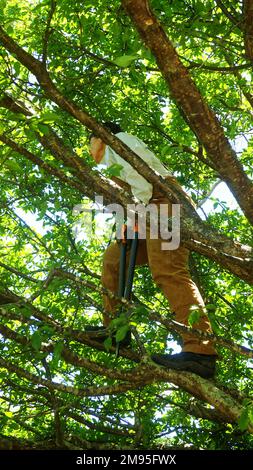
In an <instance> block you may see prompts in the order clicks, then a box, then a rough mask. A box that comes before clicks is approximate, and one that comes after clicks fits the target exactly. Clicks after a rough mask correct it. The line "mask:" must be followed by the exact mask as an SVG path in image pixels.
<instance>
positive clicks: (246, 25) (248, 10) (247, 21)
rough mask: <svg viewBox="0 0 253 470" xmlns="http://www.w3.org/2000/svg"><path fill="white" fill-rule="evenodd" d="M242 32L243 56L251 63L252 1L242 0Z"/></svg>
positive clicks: (252, 47)
mask: <svg viewBox="0 0 253 470" xmlns="http://www.w3.org/2000/svg"><path fill="white" fill-rule="evenodd" d="M243 31H244V46H245V55H246V57H247V59H249V60H251V61H253V0H243Z"/></svg>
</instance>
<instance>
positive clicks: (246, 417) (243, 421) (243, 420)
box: [238, 407, 250, 431]
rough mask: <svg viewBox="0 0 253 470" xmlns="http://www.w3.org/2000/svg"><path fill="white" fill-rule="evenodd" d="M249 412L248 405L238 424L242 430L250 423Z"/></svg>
mask: <svg viewBox="0 0 253 470" xmlns="http://www.w3.org/2000/svg"><path fill="white" fill-rule="evenodd" d="M249 421H250V418H249V413H248V407H246V408H244V409H243V411H242V414H241V416H240V418H239V421H238V425H239V428H240V430H241V431H245V430H246V429H247V427H248V425H249Z"/></svg>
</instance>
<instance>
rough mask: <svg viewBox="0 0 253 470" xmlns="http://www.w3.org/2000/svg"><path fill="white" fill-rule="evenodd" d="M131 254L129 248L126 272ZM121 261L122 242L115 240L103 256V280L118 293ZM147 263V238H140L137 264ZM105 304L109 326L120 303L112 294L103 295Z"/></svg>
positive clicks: (111, 289) (106, 319) (108, 287)
mask: <svg viewBox="0 0 253 470" xmlns="http://www.w3.org/2000/svg"><path fill="white" fill-rule="evenodd" d="M129 254H130V250H129V249H128V250H127V255H126V273H127V269H128V264H129ZM119 261H120V243H118V242H116V241H115V242H114V243H111V244H110V245H109V247H108V248H107V249H106V251H105V253H104V257H103V268H102V277H101V282H102V285H103V287H105V288H106V289H108V290H109V291H111V292H113V293H114V294H116V295H117V294H118V285H119ZM146 263H147V249H146V240H139V242H138V249H137V256H136V265H143V264H146ZM103 305H104V310H105V314H104V318H103V323H104V326H106V327H107V326H108V325H109V323H110V321H111V319H112V318H113V317H114V316H115V314H116V311H117V307H118V305H119V303H118V301H117V299H114V298H113V297H110V295H107V294H104V295H103Z"/></svg>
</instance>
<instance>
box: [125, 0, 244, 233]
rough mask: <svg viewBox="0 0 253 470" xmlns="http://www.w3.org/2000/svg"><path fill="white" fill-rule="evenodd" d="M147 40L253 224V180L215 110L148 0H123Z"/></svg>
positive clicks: (189, 120) (192, 124)
mask: <svg viewBox="0 0 253 470" xmlns="http://www.w3.org/2000/svg"><path fill="white" fill-rule="evenodd" d="M122 4H123V6H124V7H125V9H126V11H127V13H128V14H129V16H130V17H131V19H132V20H133V22H134V24H135V26H136V28H137V30H138V31H139V33H140V35H141V37H142V39H143V41H144V42H145V44H146V45H147V47H149V49H150V50H151V51H152V53H153V54H154V56H155V58H156V61H157V64H158V66H159V68H160V70H161V72H162V74H163V76H164V78H165V80H166V82H167V84H168V87H169V89H170V92H171V95H172V97H173V99H174V100H175V102H176V103H177V105H178V107H179V109H180V110H181V111H182V112H183V115H184V116H185V119H186V121H187V123H188V124H189V125H190V127H191V129H192V130H193V132H194V133H195V134H196V136H197V137H198V139H199V141H200V142H202V144H203V145H204V147H205V149H206V151H207V153H208V156H209V157H210V158H211V159H212V162H213V164H214V166H215V168H216V170H217V171H218V172H219V174H220V176H221V178H222V179H223V180H224V181H225V182H226V183H227V185H228V186H229V188H230V190H231V192H232V193H233V195H234V196H235V198H236V200H237V202H238V204H239V205H240V207H241V208H242V210H243V212H244V213H245V215H246V217H247V218H248V220H249V221H250V222H251V223H252V224H253V206H252V200H253V184H252V182H251V181H250V179H249V178H248V176H247V175H246V173H245V172H244V170H243V167H242V165H241V163H240V162H239V161H238V159H237V156H236V153H235V151H234V150H233V148H232V147H231V145H230V143H229V141H228V139H227V138H226V137H225V135H224V130H223V128H222V126H221V125H220V123H219V121H218V119H217V117H216V116H215V114H214V112H213V111H212V110H211V109H210V107H209V106H208V104H207V102H206V101H205V99H204V98H203V97H202V96H201V94H200V92H199V90H198V89H197V87H196V85H195V83H194V82H193V80H192V78H191V76H190V74H189V72H188V70H187V68H186V67H185V66H184V65H183V64H182V62H181V61H180V59H179V56H178V54H177V52H176V50H175V48H174V46H173V45H172V43H171V41H170V40H169V38H168V37H167V36H166V33H165V31H164V30H163V28H162V26H161V24H160V23H159V22H158V20H157V18H156V17H155V16H154V15H153V13H152V12H151V10H150V8H149V4H148V2H147V1H146V0H122Z"/></svg>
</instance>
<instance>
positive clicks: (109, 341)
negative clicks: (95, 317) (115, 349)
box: [104, 336, 112, 351]
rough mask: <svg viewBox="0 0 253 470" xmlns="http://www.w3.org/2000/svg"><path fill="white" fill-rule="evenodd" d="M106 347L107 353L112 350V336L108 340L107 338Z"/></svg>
mask: <svg viewBox="0 0 253 470" xmlns="http://www.w3.org/2000/svg"><path fill="white" fill-rule="evenodd" d="M104 346H105V349H106V350H107V351H109V350H110V348H111V347H112V337H111V336H108V338H106V339H105V340H104Z"/></svg>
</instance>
